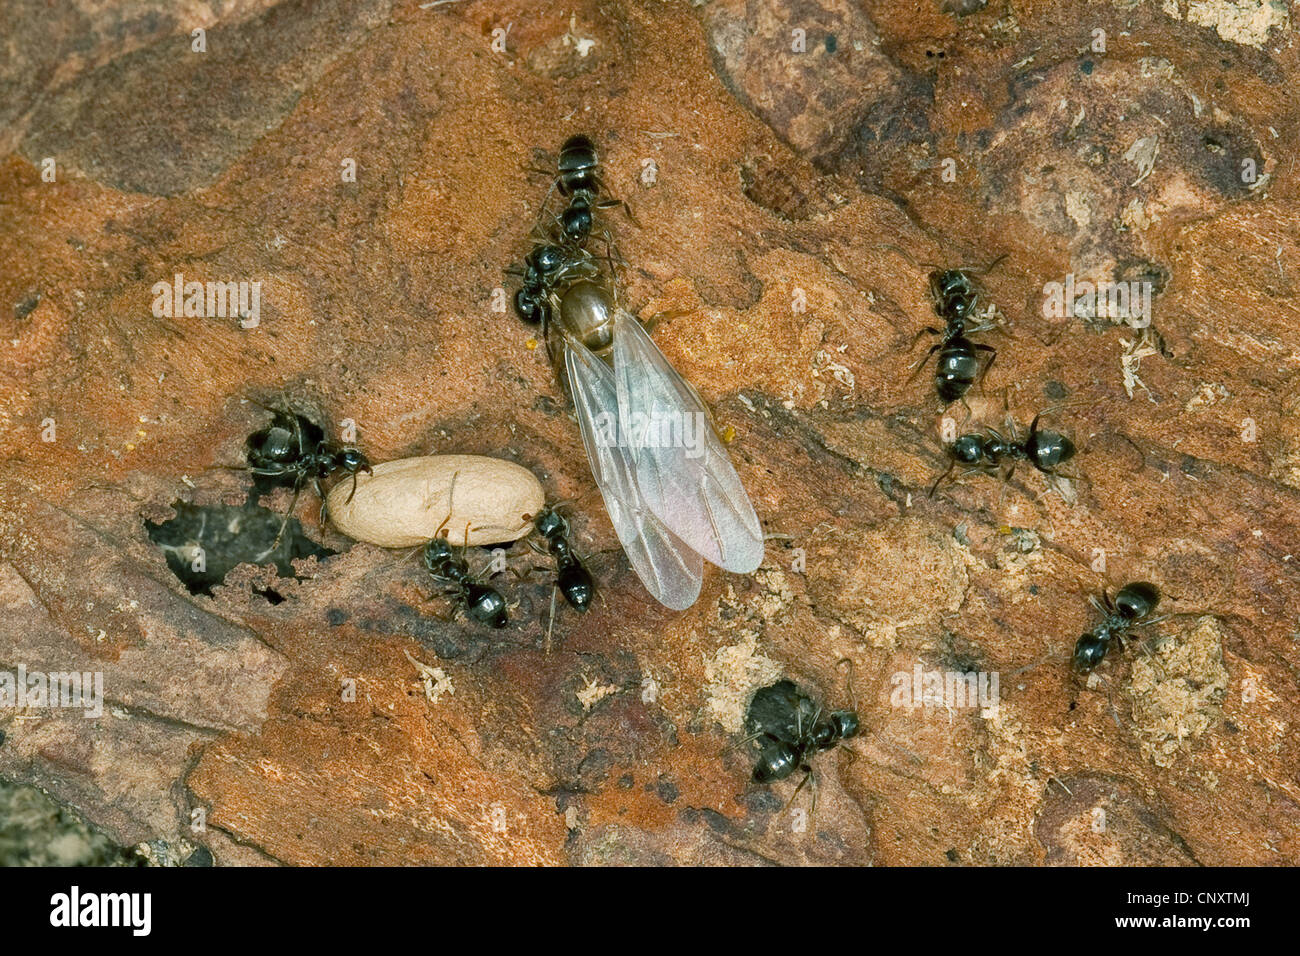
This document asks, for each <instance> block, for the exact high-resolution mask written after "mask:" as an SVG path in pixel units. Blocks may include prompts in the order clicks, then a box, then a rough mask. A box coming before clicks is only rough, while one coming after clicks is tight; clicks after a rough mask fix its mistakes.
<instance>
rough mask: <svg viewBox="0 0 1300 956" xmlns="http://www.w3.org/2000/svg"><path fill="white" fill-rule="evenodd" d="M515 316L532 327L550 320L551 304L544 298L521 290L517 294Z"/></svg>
mask: <svg viewBox="0 0 1300 956" xmlns="http://www.w3.org/2000/svg"><path fill="white" fill-rule="evenodd" d="M515 314H516V315H517V316H519V318H521V319H523V320H524V321H525V322H527V323H529V324H530V325H537V324H538V323H541V322H546V321H548V320H549V319H550V317H551V304H550V303H549V302H547V301H546V299H545V298H544V297H543V296H540V295H534V294H533V293H532V292H529V291H528V290H527V289H520V290H519V291H518V292H516V293H515Z"/></svg>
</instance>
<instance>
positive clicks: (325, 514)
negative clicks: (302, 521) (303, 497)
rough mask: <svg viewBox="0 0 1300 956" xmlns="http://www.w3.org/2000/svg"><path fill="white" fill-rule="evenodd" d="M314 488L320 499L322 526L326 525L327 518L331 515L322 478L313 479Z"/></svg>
mask: <svg viewBox="0 0 1300 956" xmlns="http://www.w3.org/2000/svg"><path fill="white" fill-rule="evenodd" d="M311 486H312V489H313V490H314V491H315V492H316V497H317V498H319V499H320V526H321V527H322V528H323V527H325V519H326V518H327V517H328V516H329V515H328V512H329V505H328V504H327V503H326V501H325V492H324V490H323V489H322V488H321V486H320V479H319V478H313V479H312V480H311Z"/></svg>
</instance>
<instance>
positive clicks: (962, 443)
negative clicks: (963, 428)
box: [952, 434, 984, 465]
mask: <svg viewBox="0 0 1300 956" xmlns="http://www.w3.org/2000/svg"><path fill="white" fill-rule="evenodd" d="M952 457H953V458H956V459H957V460H958V461H959V462H961V463H962V464H963V465H975V464H979V461H980V459H981V458H983V457H984V439H983V438H982V437H980V436H979V435H973V434H972V435H959V436H958V437H957V440H956V441H955V442H953V443H952Z"/></svg>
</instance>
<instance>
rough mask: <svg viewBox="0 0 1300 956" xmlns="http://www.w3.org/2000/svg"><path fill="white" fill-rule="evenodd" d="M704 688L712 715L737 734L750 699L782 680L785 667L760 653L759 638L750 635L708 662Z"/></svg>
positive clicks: (743, 720) (720, 649) (720, 650)
mask: <svg viewBox="0 0 1300 956" xmlns="http://www.w3.org/2000/svg"><path fill="white" fill-rule="evenodd" d="M704 676H705V679H706V680H707V681H708V684H707V686H705V688H704V694H705V699H706V701H707V707H708V711H709V714H710V715H712V716H713V717H714V719H716V720H717V721H718V723H720V724H721V725H722V727H723V729H724V730H726V731H727V733H732V734H734V733H737V732H738V731H739V730H740V729H741V727H742V726H744V723H745V708H746V707H747V706H748V705H749V698H750V697H751V696H753V693H754V691H755V690H757V689H758V688H760V687H762V686H763V685H764V684H770V683H772V682H773V681H775V680H776V679H777V678H779V677H780V676H781V665H780V664H778V663H777V662H776V661H774V660H772V659H771V658H769V657H765V656H764V655H762V654H760V653H759V650H758V635H757V634H754V633H750V634H746V635H745V636H744V637H743V638H741V639H740V640H739V641H738V642H736V643H735V644H729V645H727V646H726V647H720V648H718V651H717V653H715V654H714V655H713V659H712V660H707V661H705V662H704Z"/></svg>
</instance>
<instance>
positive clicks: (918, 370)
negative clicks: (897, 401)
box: [904, 329, 943, 384]
mask: <svg viewBox="0 0 1300 956" xmlns="http://www.w3.org/2000/svg"><path fill="white" fill-rule="evenodd" d="M921 331H922V334H924V333H925V332H930V331H933V330H932V329H922V330H921ZM942 347H943V343H942V342H935V343H934V345H932V346H931V347H930V350H929V351H928V352H926V353H925V356H924V357H923V358H922V359H921V361H919V362H917V363H916V364H915V365H913V366H912V374H911V375H909V376H907V382H908V383H910V382H911V381H912V380H913V379H914V378H916V376H917V375H919V374H920V373H921V369H923V368H925V365H926V363H927V362H929V361H930V356H931V355H933V354H934V353H935V352H937V351H939V349H941V348H942ZM904 384H907V383H904Z"/></svg>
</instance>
